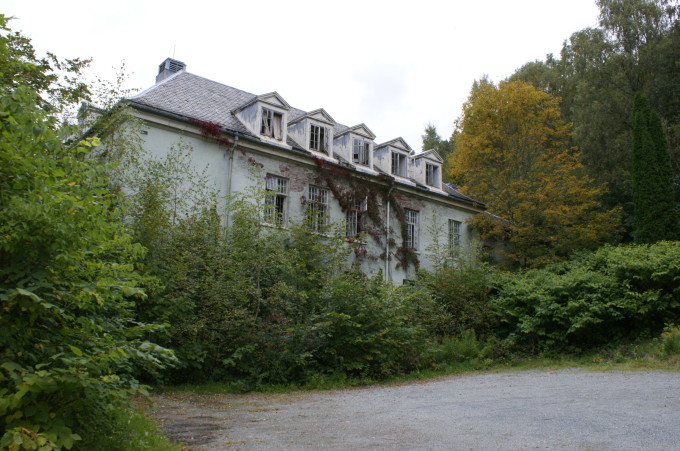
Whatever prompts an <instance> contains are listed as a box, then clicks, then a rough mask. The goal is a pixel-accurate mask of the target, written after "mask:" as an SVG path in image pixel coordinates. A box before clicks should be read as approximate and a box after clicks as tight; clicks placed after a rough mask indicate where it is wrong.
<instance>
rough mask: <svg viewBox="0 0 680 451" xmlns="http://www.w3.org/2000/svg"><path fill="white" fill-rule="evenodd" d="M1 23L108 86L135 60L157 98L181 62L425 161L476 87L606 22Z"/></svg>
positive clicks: (260, 13)
mask: <svg viewBox="0 0 680 451" xmlns="http://www.w3.org/2000/svg"><path fill="white" fill-rule="evenodd" d="M0 12H1V13H3V14H5V15H7V16H14V17H16V20H13V21H12V22H11V23H10V27H11V28H12V29H14V30H20V31H22V32H23V33H24V34H25V35H27V36H28V37H30V38H31V39H32V40H33V44H34V46H35V47H36V49H37V50H38V51H39V52H41V53H42V52H44V51H46V50H49V51H51V52H53V53H55V54H57V55H58V56H59V57H61V58H73V57H91V58H93V59H94V62H93V65H92V71H91V72H92V74H94V75H97V76H99V77H104V78H113V74H114V73H115V71H116V68H119V67H120V66H121V62H122V61H125V65H126V67H127V70H128V72H130V73H131V75H132V77H131V80H130V86H129V87H132V88H139V89H146V88H148V87H150V86H151V85H152V84H153V83H154V79H155V76H156V73H157V71H158V65H159V64H160V63H161V62H162V61H163V60H164V59H165V58H167V57H173V56H174V57H175V58H176V59H178V60H181V61H183V62H185V63H186V64H187V70H188V71H189V72H191V73H194V74H196V75H200V76H202V77H205V78H209V79H211V80H215V81H218V82H220V83H224V84H226V85H230V86H233V87H235V88H238V89H242V90H244V91H248V92H251V93H253V94H264V93H267V92H271V91H277V92H278V93H279V94H280V95H281V96H282V97H283V98H284V99H285V100H286V101H287V102H288V103H289V104H291V105H292V106H294V107H297V108H300V109H303V110H307V111H311V110H314V109H317V108H324V109H325V110H326V111H327V112H328V113H329V114H330V115H331V116H332V117H333V118H334V119H335V120H336V121H337V122H339V123H342V124H345V125H349V126H352V125H356V124H359V123H362V122H363V123H365V124H366V125H368V127H369V128H370V129H371V130H372V131H373V132H374V133H375V134H376V135H377V138H376V141H377V142H379V143H380V142H385V141H389V140H391V139H393V138H396V137H398V136H402V137H403V138H404V139H405V140H406V141H407V142H408V143H409V145H411V147H413V148H414V149H415V150H417V151H418V150H420V147H421V138H420V136H421V135H422V133H423V131H424V129H425V126H426V125H427V124H428V123H433V124H435V125H436V127H437V131H438V132H439V134H440V135H442V136H443V137H444V138H448V137H449V136H450V134H451V132H452V130H453V121H454V120H455V119H456V118H457V117H459V116H460V113H461V108H462V105H463V103H464V102H465V100H466V99H467V96H468V94H469V90H470V87H471V85H472V83H473V81H474V80H475V79H479V78H480V77H481V76H483V75H484V74H487V75H488V76H489V77H490V78H491V79H492V80H493V81H500V80H502V79H504V78H507V77H508V76H510V75H511V74H512V73H513V72H514V71H515V69H517V68H518V67H520V66H522V65H523V64H524V63H526V62H528V61H534V60H537V59H538V60H543V59H544V58H545V55H546V54H548V53H554V54H559V51H560V48H561V47H562V42H563V41H564V40H565V39H568V38H569V36H570V35H571V34H572V33H574V32H575V31H578V30H581V29H583V28H586V27H593V26H596V25H597V16H598V9H597V7H596V5H595V0H483V1H482V0H477V1H475V0H466V1H460V0H448V1H434V0H418V1H408V2H407V1H402V0H392V1H383V0H380V1H372V0H363V1H355V0H344V1H338V2H335V3H331V2H323V1H318V0H317V1H296V0H289V1H281V0H276V1H272V0H241V1H232V0H226V1H221V2H211V1H204V0H194V1H182V2H176V1H172V0H166V1H156V0H154V1H146V0H134V1H133V0H116V1H111V2H97V1H92V0H88V1H75V0H66V1H60V2H57V1H35V0H18V1H16V0H4V1H3V3H2V6H1V7H0Z"/></svg>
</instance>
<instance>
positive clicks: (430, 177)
mask: <svg viewBox="0 0 680 451" xmlns="http://www.w3.org/2000/svg"><path fill="white" fill-rule="evenodd" d="M439 169H440V168H439V165H436V164H431V163H425V184H426V185H428V186H434V187H435V188H439Z"/></svg>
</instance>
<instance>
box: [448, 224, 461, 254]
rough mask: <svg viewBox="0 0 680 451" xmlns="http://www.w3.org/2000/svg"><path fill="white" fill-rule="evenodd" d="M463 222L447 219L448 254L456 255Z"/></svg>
mask: <svg viewBox="0 0 680 451" xmlns="http://www.w3.org/2000/svg"><path fill="white" fill-rule="evenodd" d="M462 230H463V222H462V221H457V220H455V219H449V256H450V257H456V256H457V252H458V250H459V249H460V245H461V236H462V235H461V234H462Z"/></svg>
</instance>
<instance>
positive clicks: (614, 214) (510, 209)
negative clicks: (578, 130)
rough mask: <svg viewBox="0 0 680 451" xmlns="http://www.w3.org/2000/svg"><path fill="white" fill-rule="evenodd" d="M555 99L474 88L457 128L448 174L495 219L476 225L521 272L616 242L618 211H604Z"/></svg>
mask: <svg viewBox="0 0 680 451" xmlns="http://www.w3.org/2000/svg"><path fill="white" fill-rule="evenodd" d="M571 133H572V132H571V126H570V124H568V123H566V122H565V121H564V120H563V119H562V118H561V115H560V110H559V101H558V99H557V98H555V97H553V96H551V95H549V94H547V93H545V92H543V91H541V90H538V89H536V88H534V87H533V86H531V85H529V84H526V83H523V82H501V83H500V84H499V85H498V86H494V85H493V84H492V83H490V82H488V81H485V80H482V81H481V82H476V83H475V85H474V86H473V89H472V92H471V94H470V97H469V99H468V101H467V102H466V104H465V105H464V107H463V116H462V117H461V118H460V119H459V120H458V123H457V127H456V136H455V143H456V147H455V150H454V152H453V154H452V156H451V159H450V167H451V170H450V175H451V177H452V180H453V181H455V182H457V183H458V184H459V185H460V188H461V190H463V191H464V192H465V193H466V194H468V195H470V196H472V197H474V198H477V199H480V200H483V201H485V202H486V203H487V206H488V211H489V212H490V213H492V214H493V215H497V216H492V215H490V214H485V215H478V216H476V217H475V218H473V220H472V223H473V225H474V226H475V228H476V229H477V230H478V231H479V233H480V235H481V237H482V238H483V239H495V240H502V241H504V242H505V243H506V246H505V248H504V250H503V251H502V252H503V253H504V254H505V255H506V256H507V257H508V258H510V259H512V260H513V261H515V262H517V263H519V264H520V265H523V266H531V267H535V266H541V265H543V264H546V263H550V262H553V261H556V260H560V259H564V258H565V257H567V256H568V255H569V254H570V253H572V252H573V251H575V250H578V249H588V248H593V247H596V246H597V245H599V244H601V243H602V242H605V241H607V240H611V239H612V238H613V237H615V236H616V233H617V231H618V230H619V227H620V211H619V210H618V209H613V210H608V211H605V210H603V209H602V208H601V206H600V203H599V201H598V199H599V198H600V196H601V195H602V193H603V189H604V188H603V187H602V186H596V185H595V184H594V183H593V180H592V179H590V178H589V177H588V176H587V175H586V173H585V170H584V168H583V166H582V164H581V163H580V153H579V151H578V149H577V148H575V147H573V146H571V145H570V143H569V137H570V136H571Z"/></svg>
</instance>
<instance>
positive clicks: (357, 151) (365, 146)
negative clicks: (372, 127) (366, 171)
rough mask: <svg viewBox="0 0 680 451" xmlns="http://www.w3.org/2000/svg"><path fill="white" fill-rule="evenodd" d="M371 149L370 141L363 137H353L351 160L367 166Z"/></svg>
mask: <svg viewBox="0 0 680 451" xmlns="http://www.w3.org/2000/svg"><path fill="white" fill-rule="evenodd" d="M370 151H371V143H370V142H368V141H364V140H363V139H359V138H354V147H353V151H352V161H353V162H355V163H356V164H361V165H363V166H368V161H369V160H368V156H369V153H370Z"/></svg>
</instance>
